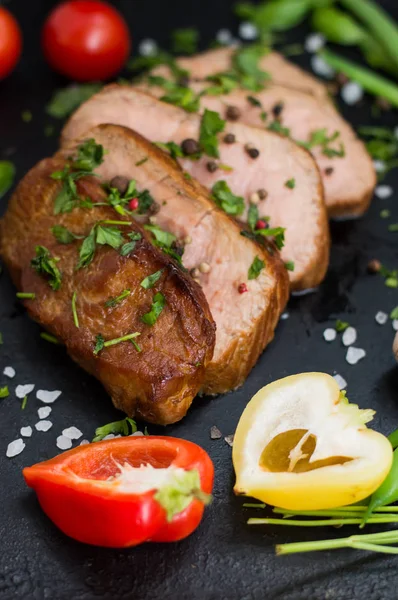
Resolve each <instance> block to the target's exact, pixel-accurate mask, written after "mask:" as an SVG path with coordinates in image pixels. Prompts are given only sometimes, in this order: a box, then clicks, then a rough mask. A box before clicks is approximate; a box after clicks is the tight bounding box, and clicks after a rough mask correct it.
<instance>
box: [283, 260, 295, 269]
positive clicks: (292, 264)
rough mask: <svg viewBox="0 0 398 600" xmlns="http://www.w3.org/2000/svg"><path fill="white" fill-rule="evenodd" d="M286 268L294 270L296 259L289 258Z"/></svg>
mask: <svg viewBox="0 0 398 600" xmlns="http://www.w3.org/2000/svg"><path fill="white" fill-rule="evenodd" d="M285 269H286V271H294V261H292V260H288V261H287V262H285Z"/></svg>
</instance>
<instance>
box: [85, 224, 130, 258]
mask: <svg viewBox="0 0 398 600" xmlns="http://www.w3.org/2000/svg"><path fill="white" fill-rule="evenodd" d="M113 225H131V223H130V222H129V221H99V222H98V223H96V224H95V225H94V226H93V227H92V228H91V231H90V233H89V234H88V236H87V237H86V238H85V239H84V240H83V243H82V245H81V246H80V251H79V262H78V264H77V269H82V268H83V267H88V265H89V264H91V262H92V261H93V259H94V256H95V252H96V250H97V245H99V246H111V248H113V249H114V250H118V249H119V248H120V246H121V245H122V244H123V233H122V232H121V231H120V229H117V228H116V227H112V226H113Z"/></svg>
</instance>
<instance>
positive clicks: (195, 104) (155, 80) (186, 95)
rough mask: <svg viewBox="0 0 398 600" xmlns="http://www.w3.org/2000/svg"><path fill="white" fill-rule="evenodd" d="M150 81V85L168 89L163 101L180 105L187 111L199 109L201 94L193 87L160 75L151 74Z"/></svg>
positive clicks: (161, 98)
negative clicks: (196, 92)
mask: <svg viewBox="0 0 398 600" xmlns="http://www.w3.org/2000/svg"><path fill="white" fill-rule="evenodd" d="M148 83H149V85H157V86H159V87H162V88H163V89H164V90H165V91H166V94H164V95H163V96H161V97H160V100H162V101H163V102H167V103H168V104H173V105H174V106H179V107H180V108H183V109H184V110H186V111H187V112H198V111H199V108H200V103H199V99H200V96H199V95H197V94H195V92H194V91H193V90H192V89H191V88H189V87H185V86H182V85H179V84H178V83H175V82H173V81H170V80H169V79H166V78H165V77H161V76H159V75H149V77H148Z"/></svg>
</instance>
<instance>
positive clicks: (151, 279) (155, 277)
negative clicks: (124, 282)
mask: <svg viewBox="0 0 398 600" xmlns="http://www.w3.org/2000/svg"><path fill="white" fill-rule="evenodd" d="M162 273H163V269H160V271H156V273H152V275H148V277H145V279H143V280H142V281H141V283H140V285H141V287H143V288H144V290H149V289H151V288H153V286H154V285H155V283H156V282H157V281H159V279H160V277H161V276H162Z"/></svg>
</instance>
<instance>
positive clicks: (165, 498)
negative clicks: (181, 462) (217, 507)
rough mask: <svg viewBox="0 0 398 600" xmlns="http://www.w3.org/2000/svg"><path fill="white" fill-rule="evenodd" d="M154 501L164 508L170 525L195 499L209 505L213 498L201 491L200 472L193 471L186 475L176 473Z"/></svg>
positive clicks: (185, 473) (187, 472)
mask: <svg viewBox="0 0 398 600" xmlns="http://www.w3.org/2000/svg"><path fill="white" fill-rule="evenodd" d="M154 499H155V500H156V501H157V502H158V503H159V504H160V505H161V506H162V507H163V508H164V510H165V511H166V517H167V521H168V522H169V523H170V522H171V521H172V520H173V518H174V517H175V515H178V514H179V513H181V512H182V511H183V510H184V509H185V508H187V506H189V505H190V504H191V502H192V501H193V500H194V499H199V500H200V501H201V502H203V504H208V503H209V502H210V500H211V496H209V495H208V494H205V493H204V492H203V491H202V489H201V486H200V477H199V471H198V470H197V469H192V470H190V471H185V472H184V473H174V474H173V477H172V478H170V481H169V482H168V483H167V484H166V485H164V486H163V487H161V488H160V489H159V490H157V492H156V494H155V495H154Z"/></svg>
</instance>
